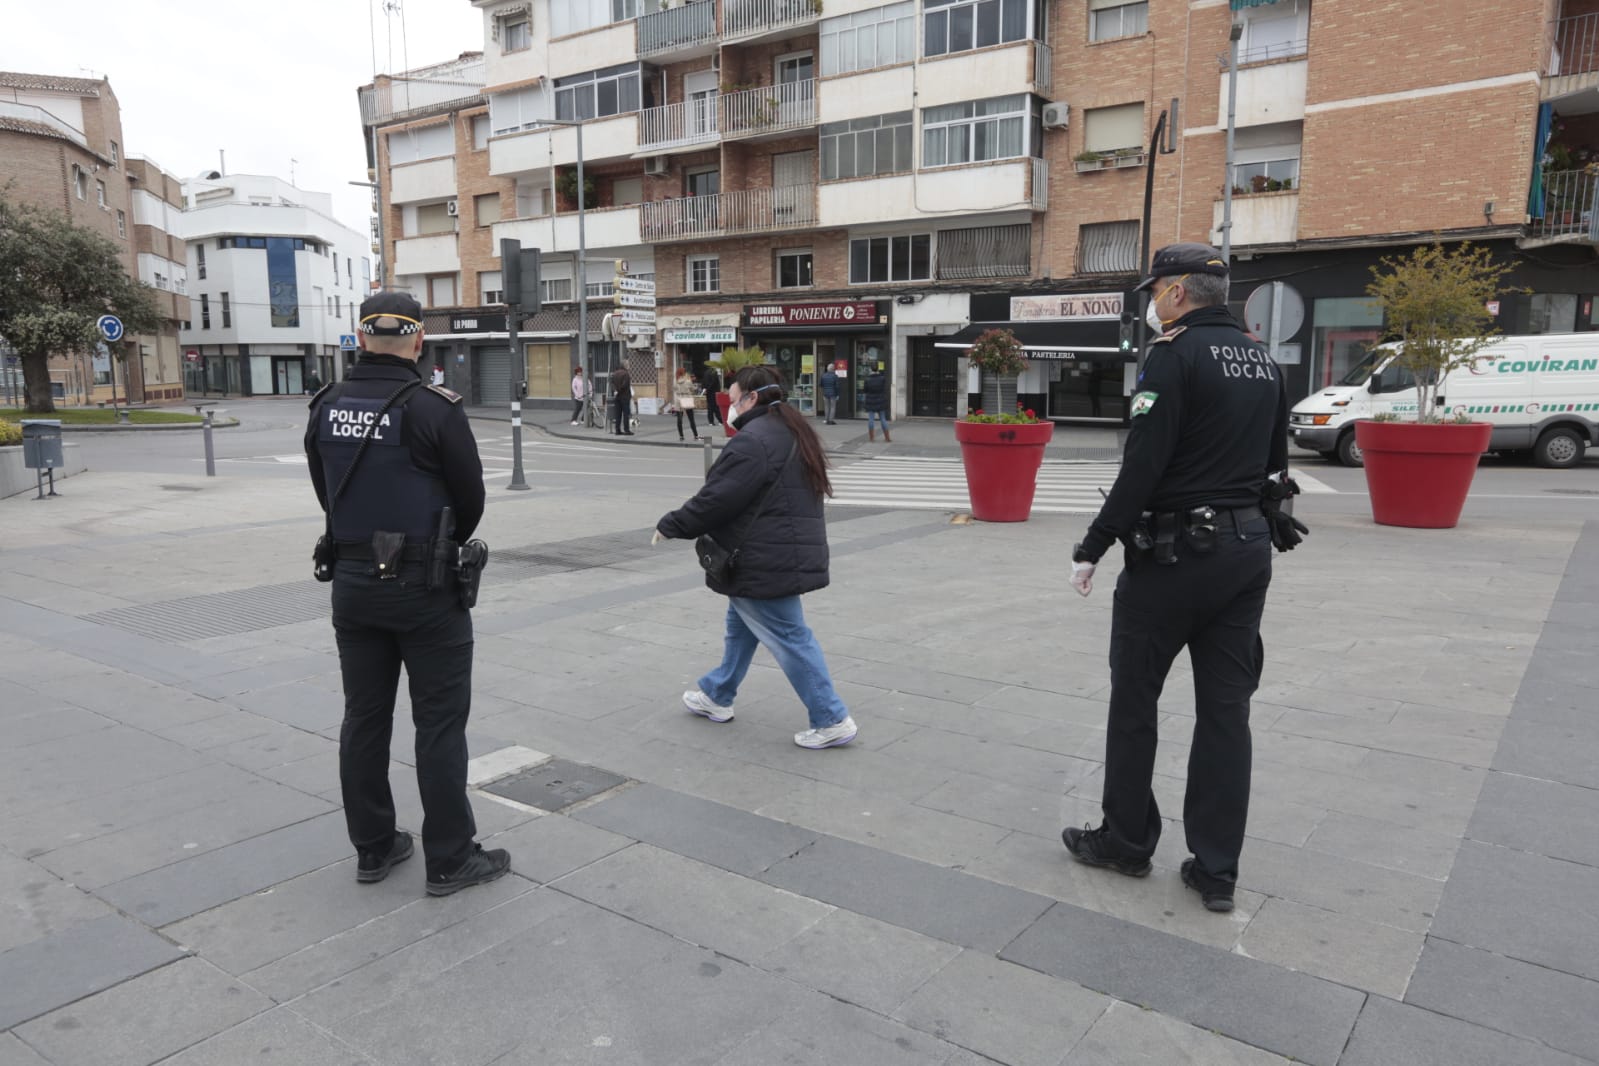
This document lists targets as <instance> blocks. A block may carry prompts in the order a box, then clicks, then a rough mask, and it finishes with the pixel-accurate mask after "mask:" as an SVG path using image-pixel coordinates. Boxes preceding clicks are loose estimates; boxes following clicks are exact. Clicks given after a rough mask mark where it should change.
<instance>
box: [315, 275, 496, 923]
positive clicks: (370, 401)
mask: <svg viewBox="0 0 1599 1066" xmlns="http://www.w3.org/2000/svg"><path fill="white" fill-rule="evenodd" d="M357 337H358V338H359V340H360V345H361V359H360V361H359V362H358V363H357V364H356V365H355V366H354V367H352V368H351V369H350V371H349V374H348V375H347V378H346V380H345V381H343V382H340V383H337V384H333V385H329V386H328V387H327V388H326V389H324V390H322V391H321V392H320V393H318V394H317V396H316V398H315V399H313V400H312V401H311V419H310V424H309V425H308V426H307V427H306V433H305V453H306V459H307V460H308V462H309V465H310V472H311V483H312V485H313V486H314V487H315V488H316V495H317V500H318V501H319V502H320V503H321V504H322V509H323V510H324V511H325V512H326V513H327V516H328V517H327V528H328V531H329V533H330V534H331V537H330V539H331V541H332V544H331V546H330V547H331V554H330V557H329V558H328V559H327V560H326V562H327V564H328V565H329V566H330V567H331V569H332V575H331V576H332V581H333V632H334V635H335V636H336V637H337V640H338V647H339V669H340V672H341V673H342V674H343V678H344V724H343V725H342V726H341V727H340V729H339V784H340V787H341V790H342V795H343V800H344V819H345V824H346V826H347V827H348V830H349V834H350V842H351V843H352V844H354V845H355V851H356V867H355V871H356V872H355V879H356V880H357V881H360V882H363V883H372V882H376V881H381V880H383V879H384V878H385V877H387V876H388V875H389V870H390V869H391V868H392V867H393V866H394V865H395V864H396V863H400V862H404V861H405V860H406V859H408V858H410V856H411V853H412V850H413V849H412V844H411V834H410V833H407V832H404V831H402V830H400V829H398V828H396V826H395V813H394V795H393V793H392V792H391V791H390V789H389V740H390V736H391V734H392V732H393V729H394V697H395V692H396V690H397V688H398V686H399V683H400V667H401V666H404V667H405V673H406V677H407V679H408V680H409V682H410V696H411V718H412V720H413V721H414V722H415V723H416V780H417V787H418V790H419V791H420V793H421V797H422V852H423V854H424V855H425V856H426V860H427V892H428V895H430V896H446V895H449V894H450V893H452V892H457V891H459V890H460V889H463V888H467V887H469V886H471V885H481V884H484V883H485V882H488V881H493V880H494V879H495V878H498V877H500V876H502V875H503V874H505V873H506V872H507V871H508V870H510V868H511V857H510V855H509V854H508V853H506V852H505V851H504V850H502V849H496V850H493V851H484V850H483V847H482V846H481V845H479V844H477V843H474V841H473V837H474V836H475V835H476V833H477V824H476V822H475V821H474V820H473V818H472V804H471V801H470V800H469V799H468V798H467V794H466V759H467V748H466V720H467V715H468V714H469V712H470V710H471V705H472V645H473V640H472V615H471V612H470V611H469V610H468V609H467V608H466V607H465V606H463V605H462V602H461V598H460V592H459V590H458V588H457V587H456V583H455V581H456V579H455V575H454V573H453V572H450V573H447V574H446V575H443V576H442V583H441V584H439V585H437V586H435V584H434V582H433V580H432V576H431V575H430V572H429V570H430V568H429V566H428V560H429V558H430V552H429V545H430V542H431V540H432V538H433V537H435V536H436V535H437V534H438V531H439V526H440V518H441V515H442V512H443V511H444V509H445V508H449V509H450V510H451V511H452V512H453V514H454V530H453V539H454V540H455V541H457V542H458V543H465V542H466V541H467V540H469V539H470V538H471V536H472V532H473V530H475V529H476V528H477V524H478V521H479V520H480V519H481V518H482V517H483V502H484V491H483V464H482V462H481V461H480V460H479V458H478V452H477V442H476V441H475V440H474V439H473V436H472V429H471V427H470V426H469V425H468V423H467V420H466V410H465V408H463V407H462V406H461V397H460V396H458V395H457V394H455V393H453V392H451V391H450V390H449V389H446V388H444V386H442V385H433V386H429V387H426V388H424V387H423V384H422V377H421V372H420V371H419V369H418V367H417V359H418V357H419V356H421V354H422V308H421V306H420V305H419V304H418V303H417V302H416V300H415V299H413V298H412V297H410V296H408V295H406V294H404V293H396V292H380V293H378V294H377V295H375V296H371V297H369V298H368V299H367V300H366V301H365V302H363V303H362V304H361V321H360V323H359V325H358V327H357ZM323 561H324V560H323V558H322V556H321V549H320V547H319V551H318V565H319V566H321V565H322V563H323Z"/></svg>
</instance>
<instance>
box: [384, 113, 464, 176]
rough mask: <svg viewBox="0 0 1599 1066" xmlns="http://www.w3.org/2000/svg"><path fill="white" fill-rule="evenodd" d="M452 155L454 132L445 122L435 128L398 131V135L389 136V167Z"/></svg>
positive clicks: (453, 150)
mask: <svg viewBox="0 0 1599 1066" xmlns="http://www.w3.org/2000/svg"><path fill="white" fill-rule="evenodd" d="M454 154H455V131H454V129H452V128H451V127H450V124H449V123H447V122H446V123H442V124H439V125H436V126H424V127H422V128H421V129H419V130H400V131H399V132H398V133H391V134H389V164H390V165H391V166H399V165H401V164H403V163H415V162H416V161H417V160H419V159H437V158H439V157H440V156H446V155H454Z"/></svg>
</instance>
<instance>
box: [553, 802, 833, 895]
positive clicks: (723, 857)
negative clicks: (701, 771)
mask: <svg viewBox="0 0 1599 1066" xmlns="http://www.w3.org/2000/svg"><path fill="white" fill-rule="evenodd" d="M572 818H574V819H575V820H577V821H580V822H587V823H588V824H590V825H594V826H598V827H599V828H601V829H607V830H610V831H611V832H613V833H618V834H621V835H623V836H629V837H632V838H633V839H634V840H642V841H644V842H645V843H647V844H653V845H655V846H656V847H659V848H664V849H665V850H667V851H672V852H676V853H677V854H679V855H683V856H686V857H688V858H691V859H698V860H699V861H700V862H705V863H710V864H711V865H712V866H719V867H721V868H722V869H724V870H730V871H732V872H733V873H738V874H744V875H746V876H749V875H753V874H758V873H760V872H761V871H762V870H765V869H767V868H769V867H770V866H771V865H772V864H773V863H775V862H777V861H778V860H780V859H785V858H787V857H788V856H790V855H792V854H794V853H795V852H796V851H798V850H800V849H801V848H803V847H804V846H805V845H807V844H809V843H810V842H811V841H813V840H815V839H816V834H815V833H814V832H811V831H809V830H806V829H801V828H799V827H798V826H795V825H790V824H788V823H787V822H785V821H779V820H776V819H774V818H771V817H761V816H759V815H756V814H751V813H748V812H746V811H742V810H739V809H737V808H735V807H730V806H728V805H726V804H723V803H713V802H711V801H710V800H705V799H700V798H699V797H697V796H688V795H684V794H683V793H681V792H673V791H671V790H670V789H664V788H659V787H657V786H655V785H650V784H640V785H637V786H636V787H634V788H630V789H627V790H626V791H623V792H619V793H617V794H615V795H613V796H609V797H607V798H606V799H604V800H602V801H601V802H599V803H595V804H591V805H589V806H587V807H584V808H583V809H582V810H579V811H576V812H574V813H573V814H572Z"/></svg>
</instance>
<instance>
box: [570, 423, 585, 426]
mask: <svg viewBox="0 0 1599 1066" xmlns="http://www.w3.org/2000/svg"><path fill="white" fill-rule="evenodd" d="M582 424H583V423H581V422H573V423H572V425H574V426H580V425H582Z"/></svg>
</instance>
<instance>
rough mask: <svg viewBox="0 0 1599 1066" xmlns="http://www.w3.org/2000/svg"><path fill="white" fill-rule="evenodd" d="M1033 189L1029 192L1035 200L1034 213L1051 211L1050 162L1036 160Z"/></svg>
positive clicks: (1034, 163) (1034, 162) (1034, 161)
mask: <svg viewBox="0 0 1599 1066" xmlns="http://www.w3.org/2000/svg"><path fill="white" fill-rule="evenodd" d="M1032 162H1033V181H1032V187H1031V188H1030V189H1029V190H1028V191H1029V192H1030V193H1031V194H1032V198H1033V210H1034V211H1048V210H1049V162H1048V161H1047V160H1043V159H1037V158H1035V159H1034V160H1033V161H1032Z"/></svg>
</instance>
